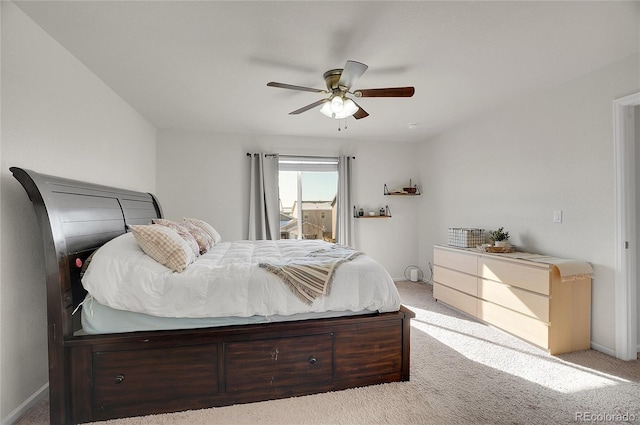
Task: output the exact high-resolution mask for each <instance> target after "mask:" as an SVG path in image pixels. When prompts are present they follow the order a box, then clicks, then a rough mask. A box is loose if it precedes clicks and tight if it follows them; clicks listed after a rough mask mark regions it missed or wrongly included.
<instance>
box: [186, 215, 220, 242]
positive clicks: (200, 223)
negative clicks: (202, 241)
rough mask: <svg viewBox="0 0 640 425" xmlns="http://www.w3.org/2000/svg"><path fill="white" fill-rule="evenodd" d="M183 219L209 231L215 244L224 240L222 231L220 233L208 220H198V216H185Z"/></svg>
mask: <svg viewBox="0 0 640 425" xmlns="http://www.w3.org/2000/svg"><path fill="white" fill-rule="evenodd" d="M183 221H186V222H188V223H191V224H194V225H196V226H198V227H199V228H201V229H202V230H204V231H205V232H207V233H208V234H209V236H211V238H212V239H213V244H214V245H215V244H217V243H220V242H221V241H222V237H221V236H220V233H218V232H217V231H216V229H214V228H213V227H212V226H211V225H210V224H209V223H207V222H206V221H203V220H198V219H197V218H184V219H183Z"/></svg>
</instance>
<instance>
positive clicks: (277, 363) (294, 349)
mask: <svg viewBox="0 0 640 425" xmlns="http://www.w3.org/2000/svg"><path fill="white" fill-rule="evenodd" d="M224 358H225V366H226V370H225V376H226V389H225V391H226V392H235V391H243V392H245V391H265V390H269V389H278V388H284V387H292V386H305V385H309V384H313V383H318V384H319V383H322V382H328V381H331V379H332V372H333V334H322V335H312V336H300V337H291V338H272V339H265V340H258V341H238V342H227V343H225V344H224Z"/></svg>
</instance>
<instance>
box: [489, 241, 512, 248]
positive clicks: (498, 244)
mask: <svg viewBox="0 0 640 425" xmlns="http://www.w3.org/2000/svg"><path fill="white" fill-rule="evenodd" d="M508 245H509V242H508V241H495V242H494V243H493V246H497V247H505V246H508Z"/></svg>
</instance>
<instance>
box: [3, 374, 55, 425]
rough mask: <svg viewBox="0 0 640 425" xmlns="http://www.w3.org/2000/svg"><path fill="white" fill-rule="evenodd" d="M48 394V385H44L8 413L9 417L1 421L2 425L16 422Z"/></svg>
mask: <svg viewBox="0 0 640 425" xmlns="http://www.w3.org/2000/svg"><path fill="white" fill-rule="evenodd" d="M48 393H49V383H48V382H47V383H46V384H44V385H43V386H42V387H40V389H39V390H38V391H36V392H35V393H33V394H32V395H31V396H30V397H29V398H28V399H26V400H25V401H23V402H22V404H20V406H18V407H16V408H15V409H14V410H13V412H11V413H9V416H7V417H6V418H3V419H2V425H11V424H13V423H16V422H18V420H19V419H20V418H21V417H23V416H24V415H25V413H27V412H28V411H29V409H31V408H32V407H33V406H34V405H35V404H36V403H38V402H39V401H40V400H42V399H43V398H45V397H46V396H47V394H48Z"/></svg>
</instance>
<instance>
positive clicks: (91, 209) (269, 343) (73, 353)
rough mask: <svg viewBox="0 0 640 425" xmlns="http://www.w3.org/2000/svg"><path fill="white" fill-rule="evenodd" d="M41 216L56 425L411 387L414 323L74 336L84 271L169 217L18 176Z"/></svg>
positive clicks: (375, 320)
mask: <svg viewBox="0 0 640 425" xmlns="http://www.w3.org/2000/svg"><path fill="white" fill-rule="evenodd" d="M10 170H11V172H12V173H13V175H14V177H15V178H16V179H17V180H18V181H19V182H20V183H21V184H22V186H23V187H24V189H25V191H26V192H27V194H28V195H29V198H30V199H31V201H32V203H33V206H34V208H35V211H36V216H37V219H38V222H39V226H40V231H41V233H42V242H43V245H44V254H45V255H44V257H45V263H46V288H47V321H48V332H47V334H48V346H49V397H50V399H49V403H50V415H51V416H50V421H51V423H52V424H71V423H82V422H91V421H98V420H106V419H112V418H119V417H127V416H138V415H148V414H156V413H165V412H174V411H180V410H189V409H199V408H206V407H213V406H224V405H230V404H236V403H248V402H255V401H262V400H270V399H277V398H285V397H291V396H301V395H307V394H314V393H320V392H325V391H334V390H342V389H346V388H353V387H358V386H365V385H371V384H378V383H384V382H394V381H408V380H409V332H410V319H411V317H414V315H413V313H412V312H411V311H410V310H408V309H406V308H404V307H401V310H400V311H398V312H394V313H383V314H368V315H364V316H355V317H344V318H333V319H315V320H307V321H296V322H285V323H269V324H260V325H244V326H225V327H216V328H206V329H192V330H180V331H175V330H173V331H152V332H128V333H118V334H105V335H78V334H77V331H78V330H80V328H81V327H80V323H79V314H78V313H76V315H72V312H73V310H74V309H75V308H76V307H77V306H78V304H79V303H80V302H82V300H83V299H84V295H85V291H84V289H83V288H82V285H81V283H80V270H81V266H82V262H83V261H85V260H86V258H87V257H88V256H89V255H90V254H91V253H92V252H93V251H94V250H95V249H96V248H98V247H100V246H101V245H103V244H104V243H105V242H107V241H109V240H110V239H112V238H114V237H116V236H119V235H121V234H123V233H125V231H126V230H125V229H126V226H127V225H128V224H147V223H149V222H150V220H151V219H152V218H158V217H161V216H162V210H161V208H160V204H159V203H158V200H157V199H156V198H155V197H154V196H153V195H152V194H148V193H142V192H134V191H129V190H122V189H117V188H112V187H107V186H101V185H95V184H91V183H84V182H80V181H75V180H69V179H64V178H60V177H53V176H48V175H43V174H39V173H36V172H33V171H30V170H25V169H21V168H17V167H12V168H11V169H10Z"/></svg>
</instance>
